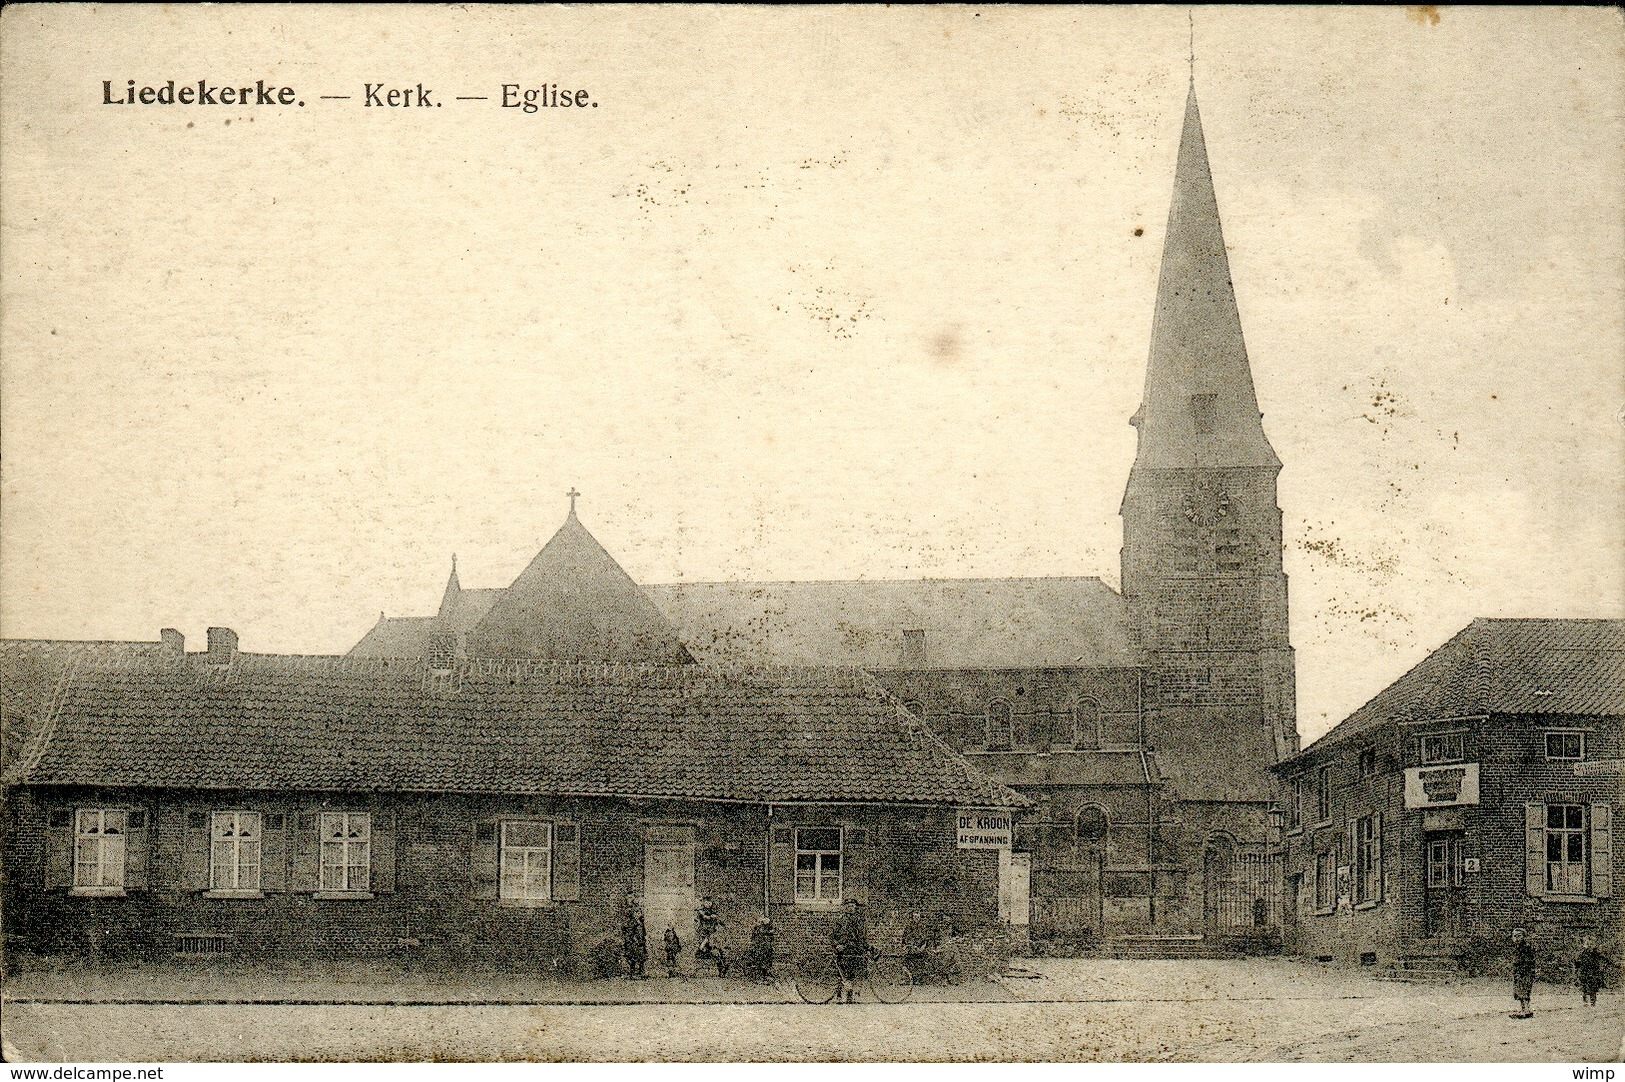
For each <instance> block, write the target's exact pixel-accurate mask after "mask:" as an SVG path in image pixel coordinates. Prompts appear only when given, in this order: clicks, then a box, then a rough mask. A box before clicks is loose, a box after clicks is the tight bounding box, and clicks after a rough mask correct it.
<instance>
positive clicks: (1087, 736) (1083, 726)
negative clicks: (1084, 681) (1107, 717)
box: [1072, 699, 1100, 748]
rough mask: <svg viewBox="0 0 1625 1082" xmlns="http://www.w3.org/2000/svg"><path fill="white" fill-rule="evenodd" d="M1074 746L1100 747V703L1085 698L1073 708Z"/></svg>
mask: <svg viewBox="0 0 1625 1082" xmlns="http://www.w3.org/2000/svg"><path fill="white" fill-rule="evenodd" d="M1072 746H1073V747H1075V748H1098V747H1100V704H1099V703H1097V702H1095V700H1093V699H1084V700H1083V701H1082V702H1080V703H1078V705H1077V706H1074V707H1073V708H1072Z"/></svg>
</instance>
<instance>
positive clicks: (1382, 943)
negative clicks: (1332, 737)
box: [1283, 715, 1625, 963]
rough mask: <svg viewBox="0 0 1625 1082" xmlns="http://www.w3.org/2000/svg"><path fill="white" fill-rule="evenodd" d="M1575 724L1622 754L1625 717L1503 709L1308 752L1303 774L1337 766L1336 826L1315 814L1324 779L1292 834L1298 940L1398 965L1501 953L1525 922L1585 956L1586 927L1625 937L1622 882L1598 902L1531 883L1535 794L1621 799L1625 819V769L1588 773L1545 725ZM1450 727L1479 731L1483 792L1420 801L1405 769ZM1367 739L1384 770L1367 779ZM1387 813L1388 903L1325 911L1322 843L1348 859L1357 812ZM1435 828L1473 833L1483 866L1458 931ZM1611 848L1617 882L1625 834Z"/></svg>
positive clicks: (1473, 757)
mask: <svg viewBox="0 0 1625 1082" xmlns="http://www.w3.org/2000/svg"><path fill="white" fill-rule="evenodd" d="M1569 726H1573V727H1578V728H1584V729H1587V730H1589V731H1588V734H1587V735H1588V741H1587V749H1586V756H1587V758H1588V759H1593V760H1597V759H1618V758H1619V757H1620V753H1621V746H1620V719H1618V718H1608V717H1600V718H1552V717H1544V718H1543V717H1522V716H1507V715H1492V716H1490V717H1489V718H1487V719H1477V718H1475V719H1465V720H1450V721H1446V720H1441V721H1439V722H1437V723H1421V724H1413V725H1406V726H1400V725H1397V724H1390V725H1387V726H1384V727H1382V728H1380V729H1379V730H1377V731H1375V732H1371V733H1367V734H1364V735H1362V736H1360V737H1358V738H1352V739H1350V740H1348V741H1344V742H1341V743H1339V744H1337V745H1333V746H1329V747H1328V748H1326V749H1324V750H1322V751H1320V752H1319V753H1318V754H1312V755H1311V756H1309V757H1306V758H1305V759H1304V760H1302V761H1301V768H1302V771H1303V772H1304V773H1305V775H1306V776H1309V777H1313V776H1315V774H1316V772H1318V770H1319V768H1320V767H1322V766H1327V765H1329V766H1330V767H1331V768H1332V792H1333V798H1332V815H1331V818H1330V821H1329V823H1327V824H1326V825H1324V826H1320V825H1317V824H1316V823H1315V822H1314V821H1313V820H1314V819H1315V812H1314V805H1315V798H1314V786H1313V785H1310V786H1309V787H1308V790H1307V794H1306V801H1305V803H1306V814H1305V820H1306V822H1305V825H1304V828H1303V829H1302V830H1301V831H1297V832H1289V833H1288V834H1287V836H1286V856H1285V875H1286V876H1287V881H1288V882H1289V883H1290V882H1291V881H1292V877H1294V876H1300V877H1301V880H1302V895H1301V898H1300V900H1299V905H1298V907H1297V921H1296V927H1295V928H1294V929H1292V930H1291V935H1290V937H1289V942H1288V947H1289V949H1292V950H1294V951H1295V952H1296V953H1299V954H1303V955H1308V956H1311V957H1314V956H1329V957H1332V958H1334V959H1337V960H1339V961H1342V962H1348V963H1353V962H1357V961H1358V960H1359V959H1360V956H1361V955H1362V954H1367V953H1370V954H1375V955H1376V956H1377V960H1378V961H1379V962H1387V961H1390V960H1392V959H1395V958H1399V957H1403V956H1405V955H1408V954H1417V953H1429V952H1434V951H1443V952H1455V953H1463V954H1475V953H1476V954H1481V955H1487V956H1490V957H1491V958H1492V959H1493V957H1494V956H1495V955H1497V954H1498V953H1499V952H1500V951H1501V950H1502V947H1503V945H1504V944H1505V943H1506V942H1507V941H1508V939H1509V937H1510V935H1511V931H1512V929H1513V928H1515V927H1522V928H1524V929H1526V931H1527V932H1528V934H1529V935H1530V936H1531V938H1532V939H1533V940H1534V942H1535V943H1536V945H1537V947H1538V948H1541V949H1543V950H1545V951H1546V952H1547V953H1549V954H1552V955H1555V956H1563V957H1566V956H1569V955H1571V954H1572V952H1573V950H1574V949H1575V944H1576V942H1577V939H1578V937H1579V935H1580V934H1581V933H1582V932H1585V931H1596V932H1598V933H1599V934H1600V935H1601V936H1602V938H1603V940H1604V941H1605V942H1607V941H1615V942H1617V940H1618V939H1619V937H1620V935H1621V920H1620V910H1621V904H1620V896H1619V891H1618V888H1617V886H1616V887H1615V889H1614V890H1613V892H1612V896H1611V897H1608V898H1598V899H1594V900H1590V901H1585V900H1555V899H1551V898H1547V897H1539V896H1536V895H1533V894H1531V893H1530V891H1529V890H1528V887H1527V884H1526V870H1527V865H1528V861H1527V856H1526V837H1525V811H1524V807H1525V804H1527V803H1534V804H1539V805H1544V804H1545V803H1546V802H1547V801H1553V802H1562V803H1573V804H1584V805H1587V806H1588V807H1590V806H1593V805H1607V806H1609V807H1610V808H1612V809H1613V811H1612V816H1613V817H1617V815H1618V811H1619V808H1620V784H1619V779H1618V777H1617V776H1607V775H1598V776H1584V775H1580V774H1577V773H1576V771H1575V769H1574V766H1573V765H1572V764H1568V763H1561V762H1548V761H1547V760H1546V757H1545V742H1544V733H1545V731H1546V730H1547V729H1548V728H1562V727H1569ZM1447 729H1463V730H1465V734H1464V752H1465V760H1466V761H1467V762H1471V763H1477V764H1478V765H1479V803H1478V804H1477V805H1466V806H1456V807H1451V808H1445V809H1437V810H1435V811H1432V812H1429V811H1428V810H1426V809H1413V810H1407V809H1406V808H1405V806H1404V771H1405V768H1407V767H1414V766H1418V765H1420V763H1421V760H1420V740H1419V737H1420V735H1421V734H1423V733H1426V732H1432V731H1441V732H1442V731H1444V730H1447ZM1364 748H1370V749H1371V750H1372V752H1373V754H1374V757H1375V761H1376V764H1377V768H1378V772H1377V775H1376V776H1375V777H1372V778H1365V779H1361V778H1360V777H1359V776H1358V774H1359V770H1358V763H1359V753H1360V751H1361V750H1362V749H1364ZM1294 765H1295V766H1297V765H1299V764H1294ZM1293 772H1295V771H1286V772H1284V775H1283V781H1289V779H1290V776H1291V773H1293ZM1283 799H1286V798H1285V797H1283ZM1374 811H1381V812H1382V813H1383V817H1384V824H1385V826H1384V840H1383V865H1384V867H1383V871H1384V892H1383V901H1382V902H1381V903H1380V904H1378V905H1376V906H1372V907H1367V908H1359V909H1356V908H1351V907H1349V906H1345V905H1339V906H1338V907H1337V911H1336V912H1334V913H1332V914H1330V915H1324V914H1320V915H1317V914H1316V913H1315V908H1316V907H1315V905H1314V875H1315V855H1316V853H1318V852H1323V851H1326V850H1328V849H1330V848H1333V847H1337V852H1338V854H1339V857H1338V859H1337V862H1336V863H1338V864H1347V863H1348V862H1349V857H1348V855H1347V854H1348V846H1349V841H1348V830H1349V823H1350V822H1351V821H1352V819H1354V818H1355V817H1358V816H1360V815H1366V814H1370V813H1371V812H1374ZM1430 825H1431V826H1432V827H1435V828H1438V829H1440V830H1441V831H1447V832H1452V833H1453V832H1457V831H1459V837H1460V839H1461V846H1462V848H1461V852H1460V855H1461V857H1462V859H1463V860H1467V861H1476V862H1477V866H1478V869H1479V870H1478V871H1476V872H1465V873H1463V875H1462V886H1461V888H1460V889H1459V891H1457V892H1456V894H1455V897H1456V898H1457V899H1458V901H1459V907H1460V908H1459V912H1458V913H1457V914H1456V920H1455V928H1456V929H1457V933H1456V934H1454V935H1452V934H1449V931H1448V929H1444V928H1440V927H1435V928H1430V924H1429V914H1428V909H1427V907H1428V887H1427V883H1426V874H1427V860H1426V857H1427V850H1426V844H1427V837H1428V829H1429V827H1430ZM1435 836H1438V835H1435ZM1588 844H1589V840H1588ZM1611 849H1612V867H1613V869H1614V872H1613V880H1614V883H1615V884H1618V883H1620V882H1621V881H1622V880H1621V878H1620V877H1621V876H1622V875H1625V855H1622V854H1621V853H1620V852H1619V847H1618V846H1617V845H1615V846H1612V847H1611ZM1437 917H1438V912H1437V909H1435V918H1436V919H1437Z"/></svg>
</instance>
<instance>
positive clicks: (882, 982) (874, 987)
mask: <svg viewBox="0 0 1625 1082" xmlns="http://www.w3.org/2000/svg"><path fill="white" fill-rule="evenodd" d="M869 988H870V990H871V991H873V992H874V994H875V998H876V999H878V1000H879V1001H880V1002H882V1003H902V1002H903V1001H904V1000H906V999H908V997H909V996H911V995H913V994H914V979H913V977H912V976H911V975H910V974H909V971H908V967H907V966H905V965H904V964H903V962H902V959H900V958H876V959H875V960H874V961H872V962H870V963H869Z"/></svg>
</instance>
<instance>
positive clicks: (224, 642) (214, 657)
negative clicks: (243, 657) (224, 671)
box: [204, 627, 237, 665]
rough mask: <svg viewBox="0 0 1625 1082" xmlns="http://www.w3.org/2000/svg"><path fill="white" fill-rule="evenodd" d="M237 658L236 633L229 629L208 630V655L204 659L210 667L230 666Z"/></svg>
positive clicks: (216, 628)
mask: <svg viewBox="0 0 1625 1082" xmlns="http://www.w3.org/2000/svg"><path fill="white" fill-rule="evenodd" d="M236 656H237V632H235V631H233V630H232V629H231V628H229V627H211V628H210V629H209V653H208V655H207V656H205V657H204V660H205V661H207V662H208V663H209V664H210V665H230V664H231V662H232V660H233V659H234V658H236Z"/></svg>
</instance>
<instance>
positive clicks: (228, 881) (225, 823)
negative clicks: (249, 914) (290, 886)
mask: <svg viewBox="0 0 1625 1082" xmlns="http://www.w3.org/2000/svg"><path fill="white" fill-rule="evenodd" d="M209 889H210V890H249V891H257V890H259V889H260V813H259V812H251V811H217V812H213V813H211V814H210V816H209Z"/></svg>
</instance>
